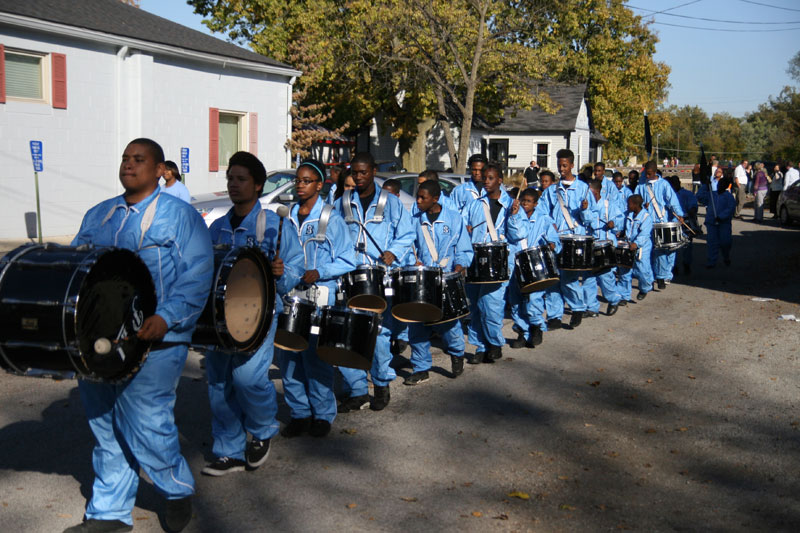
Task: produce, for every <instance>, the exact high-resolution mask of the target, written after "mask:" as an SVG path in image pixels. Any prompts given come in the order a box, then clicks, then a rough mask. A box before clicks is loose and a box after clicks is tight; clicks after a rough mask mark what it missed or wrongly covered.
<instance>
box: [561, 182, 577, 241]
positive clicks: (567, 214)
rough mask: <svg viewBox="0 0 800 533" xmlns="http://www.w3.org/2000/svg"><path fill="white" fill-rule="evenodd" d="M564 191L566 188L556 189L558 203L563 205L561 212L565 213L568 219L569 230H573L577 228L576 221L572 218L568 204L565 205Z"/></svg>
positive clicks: (565, 218)
mask: <svg viewBox="0 0 800 533" xmlns="http://www.w3.org/2000/svg"><path fill="white" fill-rule="evenodd" d="M563 193H564V189H556V198H558V205H560V206H561V214H562V215H564V220H566V221H567V226H569V230H570V231H573V230H574V229H575V221H574V220H572V216H570V214H569V210H568V209H567V206H566V205H564V196H563Z"/></svg>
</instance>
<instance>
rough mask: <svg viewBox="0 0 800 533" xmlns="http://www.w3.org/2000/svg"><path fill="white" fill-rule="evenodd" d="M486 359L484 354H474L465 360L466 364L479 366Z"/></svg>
mask: <svg viewBox="0 0 800 533" xmlns="http://www.w3.org/2000/svg"><path fill="white" fill-rule="evenodd" d="M485 359H486V352H475V354H474V355H473V356H472V357H470V358H469V359H467V363H469V364H471V365H479V364H481V363H483V362H484V361H485Z"/></svg>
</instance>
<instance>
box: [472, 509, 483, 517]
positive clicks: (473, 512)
mask: <svg viewBox="0 0 800 533" xmlns="http://www.w3.org/2000/svg"><path fill="white" fill-rule="evenodd" d="M472 516H474V517H475V518H480V517H482V516H483V513H482V512H480V511H472Z"/></svg>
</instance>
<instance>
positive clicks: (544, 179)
mask: <svg viewBox="0 0 800 533" xmlns="http://www.w3.org/2000/svg"><path fill="white" fill-rule="evenodd" d="M554 183H556V177H555V174H553V173H552V172H550V171H549V170H543V171H541V172H539V186H540V191H541V193H542V194H544V191H546V190H547V188H548V187H550V186H551V185H553V184H554ZM539 198H541V194H540V195H539ZM538 203H539V202H538V200H537V202H536V204H537V206H538ZM551 218H552V217H551ZM560 242H561V241H560V240H559V243H560ZM559 250H560V248H559ZM543 298H544V306H545V312H546V313H547V318H548V320H547V321H548V322H550V318H551V317H558V318H554V319H553V321H552V322H551V324H554V325H557V324H560V323H561V317H562V315H563V314H564V300H563V299H562V298H561V288H560V287H559V286H558V285H551V286H550V287H547V288H546V289H545V290H544V295H543ZM542 331H547V322H545V323H544V325H543V326H542Z"/></svg>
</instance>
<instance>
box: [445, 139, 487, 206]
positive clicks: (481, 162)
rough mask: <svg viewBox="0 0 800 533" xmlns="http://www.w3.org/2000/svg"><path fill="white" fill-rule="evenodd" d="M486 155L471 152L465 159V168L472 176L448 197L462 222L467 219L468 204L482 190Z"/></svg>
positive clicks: (475, 198) (476, 197)
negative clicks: (466, 159) (467, 158)
mask: <svg viewBox="0 0 800 533" xmlns="http://www.w3.org/2000/svg"><path fill="white" fill-rule="evenodd" d="M486 163H487V161H486V157H485V156H484V155H483V154H473V155H472V156H470V158H469V160H468V161H467V170H468V171H469V174H470V177H471V178H472V179H471V180H470V181H468V182H467V183H462V184H461V185H458V186H457V187H456V188H454V189H453V192H452V194H451V195H450V199H451V200H453V205H454V206H455V208H456V210H457V211H458V212H459V213H461V217H462V218H463V219H464V222H466V221H467V216H468V214H469V213H468V208H469V204H471V203H472V202H474V201H475V200H477V199H478V197H479V196H480V195H481V192H482V191H483V167H485V166H486Z"/></svg>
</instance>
